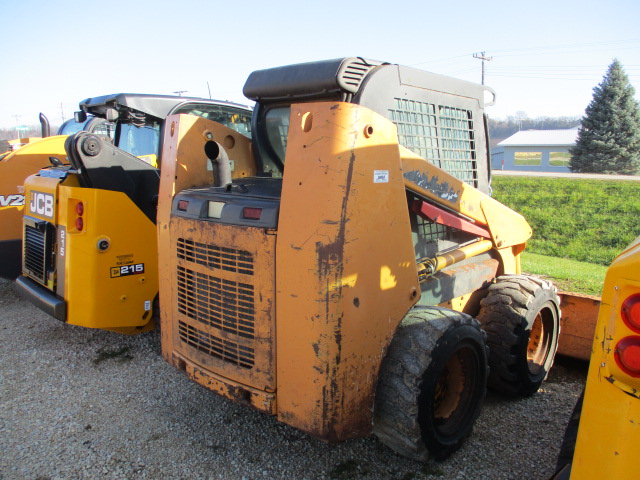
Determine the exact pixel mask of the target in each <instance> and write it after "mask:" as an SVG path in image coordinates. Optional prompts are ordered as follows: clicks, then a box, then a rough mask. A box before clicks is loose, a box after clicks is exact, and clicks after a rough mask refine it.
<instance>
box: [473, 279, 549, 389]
mask: <svg viewBox="0 0 640 480" xmlns="http://www.w3.org/2000/svg"><path fill="white" fill-rule="evenodd" d="M477 318H478V320H479V321H480V324H481V325H482V329H483V330H484V331H485V332H486V333H487V343H488V345H489V368H490V374H489V381H488V386H489V387H490V388H492V389H494V390H498V391H501V392H503V393H506V394H509V395H513V396H516V397H527V396H529V395H532V394H533V393H535V392H537V391H538V389H539V388H540V385H541V384H542V382H543V381H544V380H545V379H546V378H547V375H548V374H549V370H550V369H551V366H552V365H553V361H554V359H555V355H556V351H557V350H558V337H559V336H560V299H559V298H558V293H557V289H556V287H555V286H553V285H552V284H551V283H549V282H547V281H545V280H542V279H540V278H536V277H530V276H526V275H505V276H501V277H498V278H497V279H496V281H495V283H493V284H492V285H491V286H490V287H489V288H488V293H487V296H486V297H485V298H483V299H482V301H481V302H480V312H479V314H478V317H477Z"/></svg>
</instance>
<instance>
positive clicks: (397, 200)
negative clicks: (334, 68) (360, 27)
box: [276, 103, 417, 442]
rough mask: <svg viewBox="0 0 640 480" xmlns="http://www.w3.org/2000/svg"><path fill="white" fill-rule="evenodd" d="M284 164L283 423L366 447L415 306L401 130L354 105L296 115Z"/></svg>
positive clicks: (299, 110) (280, 288)
mask: <svg viewBox="0 0 640 480" xmlns="http://www.w3.org/2000/svg"><path fill="white" fill-rule="evenodd" d="M303 118H304V119H306V123H305V125H306V126H307V127H309V125H310V123H312V124H313V125H312V126H311V128H307V129H306V130H305V129H303V128H302V124H301V119H303ZM309 119H312V120H311V121H310V120H309ZM285 163H286V165H287V169H286V174H285V176H284V179H283V188H282V201H281V208H280V220H279V228H278V244H277V246H276V259H277V265H276V272H277V276H276V292H277V298H276V318H277V328H276V335H277V346H278V348H277V362H276V364H277V391H278V418H279V419H280V420H282V421H283V422H286V423H288V424H289V425H292V426H294V427H296V428H299V429H301V430H303V431H306V432H308V433H310V434H311V435H314V436H316V437H318V438H321V439H323V440H326V441H330V442H335V441H340V440H346V439H348V438H354V437H358V436H364V435H367V434H369V433H370V430H371V423H372V409H373V397H374V392H375V386H376V385H375V384H376V378H377V372H378V369H379V367H380V363H381V361H382V356H383V352H384V351H385V349H386V347H387V345H388V343H389V341H390V338H391V337H392V335H393V331H394V330H395V328H396V326H397V324H398V323H399V322H400V320H401V319H402V317H403V316H404V314H405V313H406V312H407V311H408V309H409V308H410V307H411V306H412V305H413V303H415V301H416V300H417V297H416V295H415V293H414V294H413V295H412V291H413V292H415V291H417V269H416V265H415V257H414V252H413V245H412V243H411V226H410V222H409V215H408V209H407V200H406V193H405V189H404V182H403V178H402V169H401V166H400V158H399V147H398V143H397V135H396V132H395V127H394V126H393V124H391V122H388V121H387V120H385V119H384V118H382V117H381V116H378V115H376V114H375V113H373V112H371V111H369V110H367V109H364V108H362V107H359V106H357V105H352V104H343V103H338V104H336V103H317V104H301V105H294V106H293V107H292V112H291V119H290V129H289V138H288V145H287V157H286V160H285ZM303 199H313V202H308V201H304V200H303ZM302 220H304V221H302ZM372 232H375V234H372ZM390 247H392V248H390ZM412 289H413V290H412Z"/></svg>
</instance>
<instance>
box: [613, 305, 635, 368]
mask: <svg viewBox="0 0 640 480" xmlns="http://www.w3.org/2000/svg"><path fill="white" fill-rule="evenodd" d="M620 316H621V317H622V321H623V322H624V324H625V325H626V326H627V327H628V328H629V329H630V330H631V331H633V332H634V333H638V334H640V293H635V294H633V295H630V296H629V297H627V298H626V300H625V301H624V302H622V307H621V308H620ZM614 357H615V359H616V363H617V364H618V367H620V369H621V370H622V371H623V372H625V373H626V374H627V375H631V376H632V377H640V335H630V336H627V337H624V338H622V339H621V340H620V341H619V342H618V343H617V344H616V348H615V350H614Z"/></svg>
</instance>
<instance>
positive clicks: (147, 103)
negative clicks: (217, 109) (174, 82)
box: [79, 93, 248, 119]
mask: <svg viewBox="0 0 640 480" xmlns="http://www.w3.org/2000/svg"><path fill="white" fill-rule="evenodd" d="M193 102H198V103H209V104H213V105H232V106H236V107H238V108H243V109H247V108H248V107H247V106H246V105H241V104H239V103H234V102H226V101H222V100H210V99H208V98H198V97H179V96H173V95H153V94H144V93H113V94H111V95H103V96H100V97H91V98H87V99H85V100H83V101H81V102H80V104H79V106H80V109H81V110H83V111H84V112H87V113H91V114H94V115H99V116H104V115H105V112H106V110H107V108H115V109H116V110H120V108H118V107H121V108H122V107H124V108H126V109H133V110H137V111H139V112H143V113H145V114H147V115H151V116H153V117H157V118H160V119H164V118H166V117H167V115H169V114H170V113H171V112H172V111H173V110H175V108H177V107H179V106H180V105H182V104H185V103H193Z"/></svg>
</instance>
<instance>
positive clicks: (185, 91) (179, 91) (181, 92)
mask: <svg viewBox="0 0 640 480" xmlns="http://www.w3.org/2000/svg"><path fill="white" fill-rule="evenodd" d="M172 93H175V94H176V95H178V96H179V97H181V96H182V94H183V93H187V90H176V91H175V92H172Z"/></svg>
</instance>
